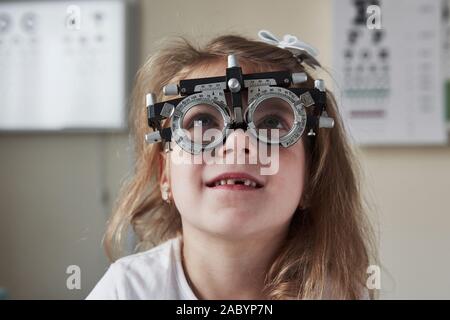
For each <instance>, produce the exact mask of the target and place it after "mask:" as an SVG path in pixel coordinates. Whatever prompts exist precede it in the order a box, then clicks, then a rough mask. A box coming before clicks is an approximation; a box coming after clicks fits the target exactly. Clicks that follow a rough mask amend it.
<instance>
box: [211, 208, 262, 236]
mask: <svg viewBox="0 0 450 320" xmlns="http://www.w3.org/2000/svg"><path fill="white" fill-rule="evenodd" d="M258 222H259V223H260V222H261V217H260V215H259V214H257V213H256V212H249V211H248V210H247V211H244V210H242V209H236V208H227V209H220V210H217V211H215V212H214V214H213V216H210V217H208V223H207V226H206V229H207V230H208V231H210V232H212V233H215V234H218V235H219V234H220V235H221V236H224V237H227V238H239V237H244V236H247V235H250V234H252V233H254V232H255V229H256V227H257V224H258Z"/></svg>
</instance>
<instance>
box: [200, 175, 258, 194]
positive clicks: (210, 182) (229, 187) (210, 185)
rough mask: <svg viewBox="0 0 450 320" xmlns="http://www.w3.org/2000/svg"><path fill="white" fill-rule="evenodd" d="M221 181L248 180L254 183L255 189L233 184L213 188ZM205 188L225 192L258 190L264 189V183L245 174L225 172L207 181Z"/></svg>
mask: <svg viewBox="0 0 450 320" xmlns="http://www.w3.org/2000/svg"><path fill="white" fill-rule="evenodd" d="M223 179H248V180H250V181H254V182H256V188H252V187H249V186H246V185H243V184H234V185H219V186H214V183H215V182H216V181H219V180H223ZM205 186H206V187H208V188H210V189H227V190H258V189H261V188H262V187H264V183H263V182H262V181H260V180H259V179H258V178H256V177H254V176H252V175H251V174H248V173H246V172H225V173H222V174H219V175H218V176H216V177H214V178H212V179H210V180H208V181H207V182H206V183H205Z"/></svg>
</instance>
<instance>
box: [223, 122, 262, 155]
mask: <svg viewBox="0 0 450 320" xmlns="http://www.w3.org/2000/svg"><path fill="white" fill-rule="evenodd" d="M256 153H257V145H256V143H255V141H254V138H253V137H252V136H251V135H250V134H249V132H248V131H244V130H243V129H234V130H230V133H229V134H228V136H227V139H226V140H225V143H224V144H223V145H222V146H220V147H219V148H218V155H219V156H222V157H227V156H230V155H232V154H235V157H237V158H238V159H239V158H242V157H252V158H253V157H256Z"/></svg>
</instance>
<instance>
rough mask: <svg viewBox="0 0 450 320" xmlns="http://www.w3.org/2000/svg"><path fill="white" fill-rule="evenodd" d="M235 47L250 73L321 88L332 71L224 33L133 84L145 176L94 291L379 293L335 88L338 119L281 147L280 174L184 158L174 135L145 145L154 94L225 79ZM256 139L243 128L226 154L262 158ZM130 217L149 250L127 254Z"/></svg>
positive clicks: (182, 47)
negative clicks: (285, 75) (285, 76)
mask: <svg viewBox="0 0 450 320" xmlns="http://www.w3.org/2000/svg"><path fill="white" fill-rule="evenodd" d="M305 50H307V49H305ZM230 54H234V55H235V56H236V57H237V58H238V60H239V64H240V67H241V68H242V73H243V74H249V73H257V72H271V71H280V70H285V71H290V72H293V73H294V72H297V73H298V72H305V73H306V74H307V75H308V78H309V79H310V80H308V82H307V83H305V84H302V85H304V86H309V87H311V86H314V84H313V83H314V82H313V80H314V74H315V72H316V71H317V70H320V65H319V64H318V62H317V61H316V60H315V59H313V58H312V57H311V56H308V55H303V58H302V59H300V58H299V56H298V55H295V54H293V51H292V50H288V49H286V48H280V47H279V46H276V45H273V44H269V43H265V42H260V41H254V40H251V39H246V38H244V37H241V36H234V35H225V36H221V37H217V38H215V39H213V40H212V41H211V42H210V43H208V44H207V45H206V46H205V47H204V48H200V49H199V48H195V47H194V46H193V45H192V44H190V43H189V42H188V41H187V40H185V39H181V40H177V41H174V42H173V43H171V44H169V45H167V46H165V47H164V48H162V49H160V50H159V51H158V52H157V53H156V54H154V55H153V56H151V57H150V58H149V59H148V61H147V62H146V63H145V65H144V66H143V67H142V68H141V69H140V70H139V72H138V75H137V81H136V85H135V88H134V92H133V100H132V108H131V113H130V124H131V129H132V136H133V138H134V142H135V157H136V162H135V168H134V174H133V176H132V177H131V179H130V181H129V182H128V183H127V184H126V185H125V186H124V187H123V189H122V191H121V194H120V197H119V200H118V201H117V203H116V207H115V212H114V214H113V216H112V219H111V220H110V221H109V224H108V229H107V232H106V235H105V238H104V246H105V249H106V252H107V255H108V257H109V258H110V259H111V260H112V261H115V262H113V263H112V264H111V266H110V267H109V269H108V271H107V272H106V274H105V275H104V276H103V278H102V279H101V280H100V282H99V283H98V284H97V286H96V287H95V288H94V290H93V291H92V292H91V293H90V295H89V296H88V299H361V298H368V297H369V296H370V297H373V294H372V292H371V291H370V290H368V289H367V288H366V286H365V283H366V277H367V274H366V269H367V267H368V266H369V259H370V257H371V251H370V250H369V248H370V247H371V246H370V244H371V241H370V233H369V226H368V224H367V223H366V220H365V215H364V212H363V206H362V202H361V198H360V189H359V184H358V177H357V173H356V170H355V162H354V158H353V155H352V152H351V149H350V147H349V144H348V142H347V138H346V136H345V133H344V132H345V131H344V130H343V125H342V121H341V118H340V116H339V113H338V109H337V107H336V103H335V100H334V99H333V97H332V95H331V93H330V92H327V101H326V104H327V113H328V115H329V116H330V117H332V118H334V121H335V124H334V127H333V128H332V129H325V128H320V129H319V130H318V131H317V132H316V134H317V137H316V138H315V143H314V144H312V143H311V141H310V139H309V137H308V136H307V135H306V133H305V134H303V135H302V137H301V138H300V140H298V142H297V143H295V144H294V145H292V146H290V147H288V148H282V147H281V148H280V149H279V152H278V153H279V154H278V159H277V162H278V164H277V165H278V171H277V172H276V173H275V174H273V175H261V174H260V171H259V169H260V167H261V164H260V163H257V164H235V163H233V164H228V163H227V164H205V163H203V162H202V161H200V162H198V161H197V162H195V161H194V162H193V163H185V162H180V161H176V159H175V157H176V156H177V155H180V154H181V155H183V153H185V152H186V151H185V150H182V149H180V146H178V145H177V144H176V143H172V144H171V148H172V150H171V151H169V152H167V150H164V145H163V144H162V143H158V144H152V145H148V144H145V142H144V136H145V134H146V133H148V132H149V130H150V129H149V127H148V124H147V114H146V109H145V106H144V104H143V100H144V97H145V95H146V93H147V92H154V93H157V100H158V101H162V100H164V96H163V94H162V88H163V87H164V86H165V85H167V84H169V83H174V82H178V81H179V80H183V79H196V78H206V77H215V76H223V75H224V74H225V70H226V68H227V56H228V55H230ZM311 79H312V80H311ZM299 86H301V85H299ZM166 100H167V99H166ZM246 102H247V101H245V99H243V108H244V109H245V107H247V105H246ZM168 125H169V123H168V121H166V122H165V123H164V126H168ZM247 135H248V133H247V131H244V130H241V129H237V130H234V131H233V132H232V133H231V134H230V136H228V138H227V139H226V141H225V143H224V144H223V145H222V146H220V147H218V148H217V150H216V153H215V156H216V157H219V158H220V157H226V156H232V157H234V158H235V159H244V160H245V159H246V160H248V159H250V158H256V153H257V146H256V145H255V144H254V143H252V142H250V143H241V144H239V143H235V142H236V141H248V139H247V140H246V138H248V136H247ZM164 151H166V152H164ZM200 156H201V155H195V156H194V157H200ZM248 162H249V161H243V162H237V163H248ZM235 178H239V179H244V178H245V179H247V180H248V182H247V183H246V184H247V185H245V186H243V185H241V186H240V187H238V186H236V185H233V184H232V183H231V185H228V184H227V181H228V180H232V179H235ZM129 225H131V226H132V227H133V231H134V232H135V234H136V236H137V240H138V244H137V249H138V251H141V252H140V253H136V254H133V255H130V256H127V257H124V258H120V259H118V258H119V257H120V248H121V247H122V246H123V240H124V237H125V236H126V234H127V226H129ZM152 247H153V248H152Z"/></svg>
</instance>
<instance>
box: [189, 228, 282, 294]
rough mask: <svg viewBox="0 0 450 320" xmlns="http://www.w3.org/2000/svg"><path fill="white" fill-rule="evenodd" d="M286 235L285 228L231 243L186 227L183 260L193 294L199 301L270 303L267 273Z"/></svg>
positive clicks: (222, 238) (228, 240)
mask: <svg viewBox="0 0 450 320" xmlns="http://www.w3.org/2000/svg"><path fill="white" fill-rule="evenodd" d="M286 234H287V227H284V228H283V230H279V231H278V232H273V231H265V232H262V234H258V235H252V236H248V237H245V238H242V239H230V238H224V237H219V236H215V235H211V234H208V233H205V232H202V231H200V230H198V229H195V228H194V227H190V226H187V225H183V242H182V243H183V245H182V257H183V260H184V271H185V274H186V278H187V279H188V281H189V282H190V285H191V288H192V290H193V291H194V293H195V294H196V296H197V297H198V298H199V299H218V300H229V299H252V300H264V299H266V297H265V296H264V293H263V289H264V284H265V283H264V282H265V277H266V273H267V271H268V269H269V267H270V265H271V263H272V262H273V260H274V258H275V256H276V254H277V253H278V252H279V249H280V247H281V246H282V245H283V243H284V240H285V237H286Z"/></svg>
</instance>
